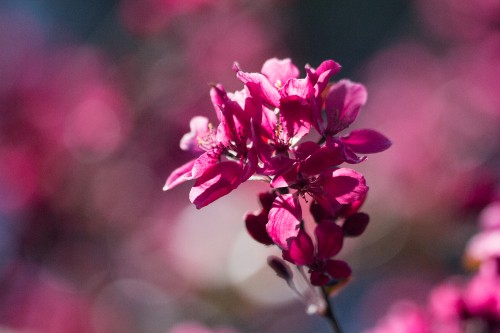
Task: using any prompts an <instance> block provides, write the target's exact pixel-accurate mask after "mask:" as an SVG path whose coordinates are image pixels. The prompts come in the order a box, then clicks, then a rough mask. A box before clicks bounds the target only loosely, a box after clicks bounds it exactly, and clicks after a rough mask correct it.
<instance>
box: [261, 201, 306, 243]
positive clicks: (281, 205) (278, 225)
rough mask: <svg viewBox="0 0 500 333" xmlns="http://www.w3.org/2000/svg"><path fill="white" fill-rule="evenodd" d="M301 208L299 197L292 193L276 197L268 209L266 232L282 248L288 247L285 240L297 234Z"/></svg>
mask: <svg viewBox="0 0 500 333" xmlns="http://www.w3.org/2000/svg"><path fill="white" fill-rule="evenodd" d="M301 219H302V209H301V207H300V202H299V199H298V198H297V197H296V196H294V195H293V194H284V195H281V196H279V197H277V198H276V200H274V203H273V205H272V207H271V210H270V211H269V222H268V223H267V226H266V229H267V233H268V234H269V236H271V238H272V239H273V241H274V243H276V244H277V245H278V246H279V247H281V248H282V249H288V244H287V241H288V239H290V238H293V237H295V236H297V233H298V232H299V226H300V221H301Z"/></svg>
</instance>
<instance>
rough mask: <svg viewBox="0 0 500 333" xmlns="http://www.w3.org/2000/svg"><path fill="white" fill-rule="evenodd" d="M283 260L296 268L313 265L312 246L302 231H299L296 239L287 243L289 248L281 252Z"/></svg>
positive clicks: (309, 238) (307, 236)
mask: <svg viewBox="0 0 500 333" xmlns="http://www.w3.org/2000/svg"><path fill="white" fill-rule="evenodd" d="M283 258H284V259H286V260H288V261H290V262H291V263H294V264H295V265H297V266H302V265H311V264H313V263H314V244H313V241H312V239H311V237H309V235H308V234H307V233H306V232H305V231H304V230H303V229H301V230H300V231H299V233H298V234H297V237H295V238H293V239H292V240H291V241H289V248H288V250H285V251H283Z"/></svg>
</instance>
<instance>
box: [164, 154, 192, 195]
mask: <svg viewBox="0 0 500 333" xmlns="http://www.w3.org/2000/svg"><path fill="white" fill-rule="evenodd" d="M195 162H196V159H193V160H191V161H189V162H187V163H185V164H183V165H181V166H180V167H178V168H177V169H175V170H174V171H172V173H171V174H170V176H168V178H167V181H166V182H165V186H163V191H168V190H170V189H171V188H174V187H175V186H177V185H179V184H181V183H184V182H185V181H187V180H190V179H193V174H192V170H193V166H194V163H195Z"/></svg>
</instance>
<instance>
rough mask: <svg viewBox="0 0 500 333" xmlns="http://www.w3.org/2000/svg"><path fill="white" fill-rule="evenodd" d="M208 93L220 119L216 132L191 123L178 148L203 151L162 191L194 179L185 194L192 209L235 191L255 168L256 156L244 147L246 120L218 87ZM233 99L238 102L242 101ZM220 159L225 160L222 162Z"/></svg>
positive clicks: (205, 122) (195, 120) (204, 121)
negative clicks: (192, 184)
mask: <svg viewBox="0 0 500 333" xmlns="http://www.w3.org/2000/svg"><path fill="white" fill-rule="evenodd" d="M211 94H212V101H213V103H214V107H215V109H216V111H217V115H218V117H219V120H220V124H219V126H218V127H217V130H216V131H215V130H214V129H213V128H212V126H211V125H210V124H209V123H208V120H207V119H206V118H204V117H195V118H193V119H192V120H191V124H190V127H191V132H190V133H188V134H186V135H184V137H183V138H182V140H181V144H180V145H181V148H184V149H188V150H194V151H205V152H204V153H203V154H202V155H201V156H200V157H198V158H196V159H193V160H191V161H189V162H187V163H185V164H184V165H182V166H180V167H179V168H177V169H176V170H174V171H173V172H172V173H171V174H170V176H169V177H168V179H167V181H166V183H165V186H164V188H163V189H164V190H169V189H171V188H173V187H175V186H177V185H179V184H181V183H183V182H185V181H187V180H191V179H196V182H195V184H194V186H193V188H192V189H191V192H190V194H189V199H190V200H191V202H193V203H194V204H195V205H196V208H201V207H204V206H206V205H208V204H210V203H212V202H213V201H215V200H217V199H219V198H220V197H222V196H224V195H226V194H228V193H230V192H231V191H232V190H234V189H236V188H237V187H238V186H239V185H240V184H241V183H242V182H244V181H246V180H247V179H248V178H250V176H251V175H252V174H253V173H254V172H255V169H256V167H257V156H256V154H255V152H254V150H253V149H252V148H249V147H247V140H248V139H249V138H250V135H251V131H250V118H249V117H248V115H247V114H246V113H245V112H244V110H243V108H242V107H241V105H240V104H238V102H237V101H235V100H232V99H231V98H230V97H229V96H228V94H227V93H226V92H225V91H224V89H223V88H222V87H221V86H216V87H213V88H212V91H211ZM235 96H236V97H237V98H239V99H241V100H244V98H245V97H244V96H243V97H242V96H239V95H235ZM196 143H197V144H198V147H196ZM223 157H225V158H226V159H225V160H222V158H223Z"/></svg>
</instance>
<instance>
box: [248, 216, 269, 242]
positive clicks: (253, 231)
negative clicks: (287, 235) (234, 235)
mask: <svg viewBox="0 0 500 333" xmlns="http://www.w3.org/2000/svg"><path fill="white" fill-rule="evenodd" d="M267 222H268V214H263V213H260V214H258V215H255V214H252V213H248V214H247V215H246V216H245V226H246V228H247V231H248V233H249V234H250V236H252V238H253V239H255V240H256V241H257V242H259V243H261V244H264V245H272V244H274V242H273V240H272V239H271V237H269V234H268V233H267V230H266V224H267Z"/></svg>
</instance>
